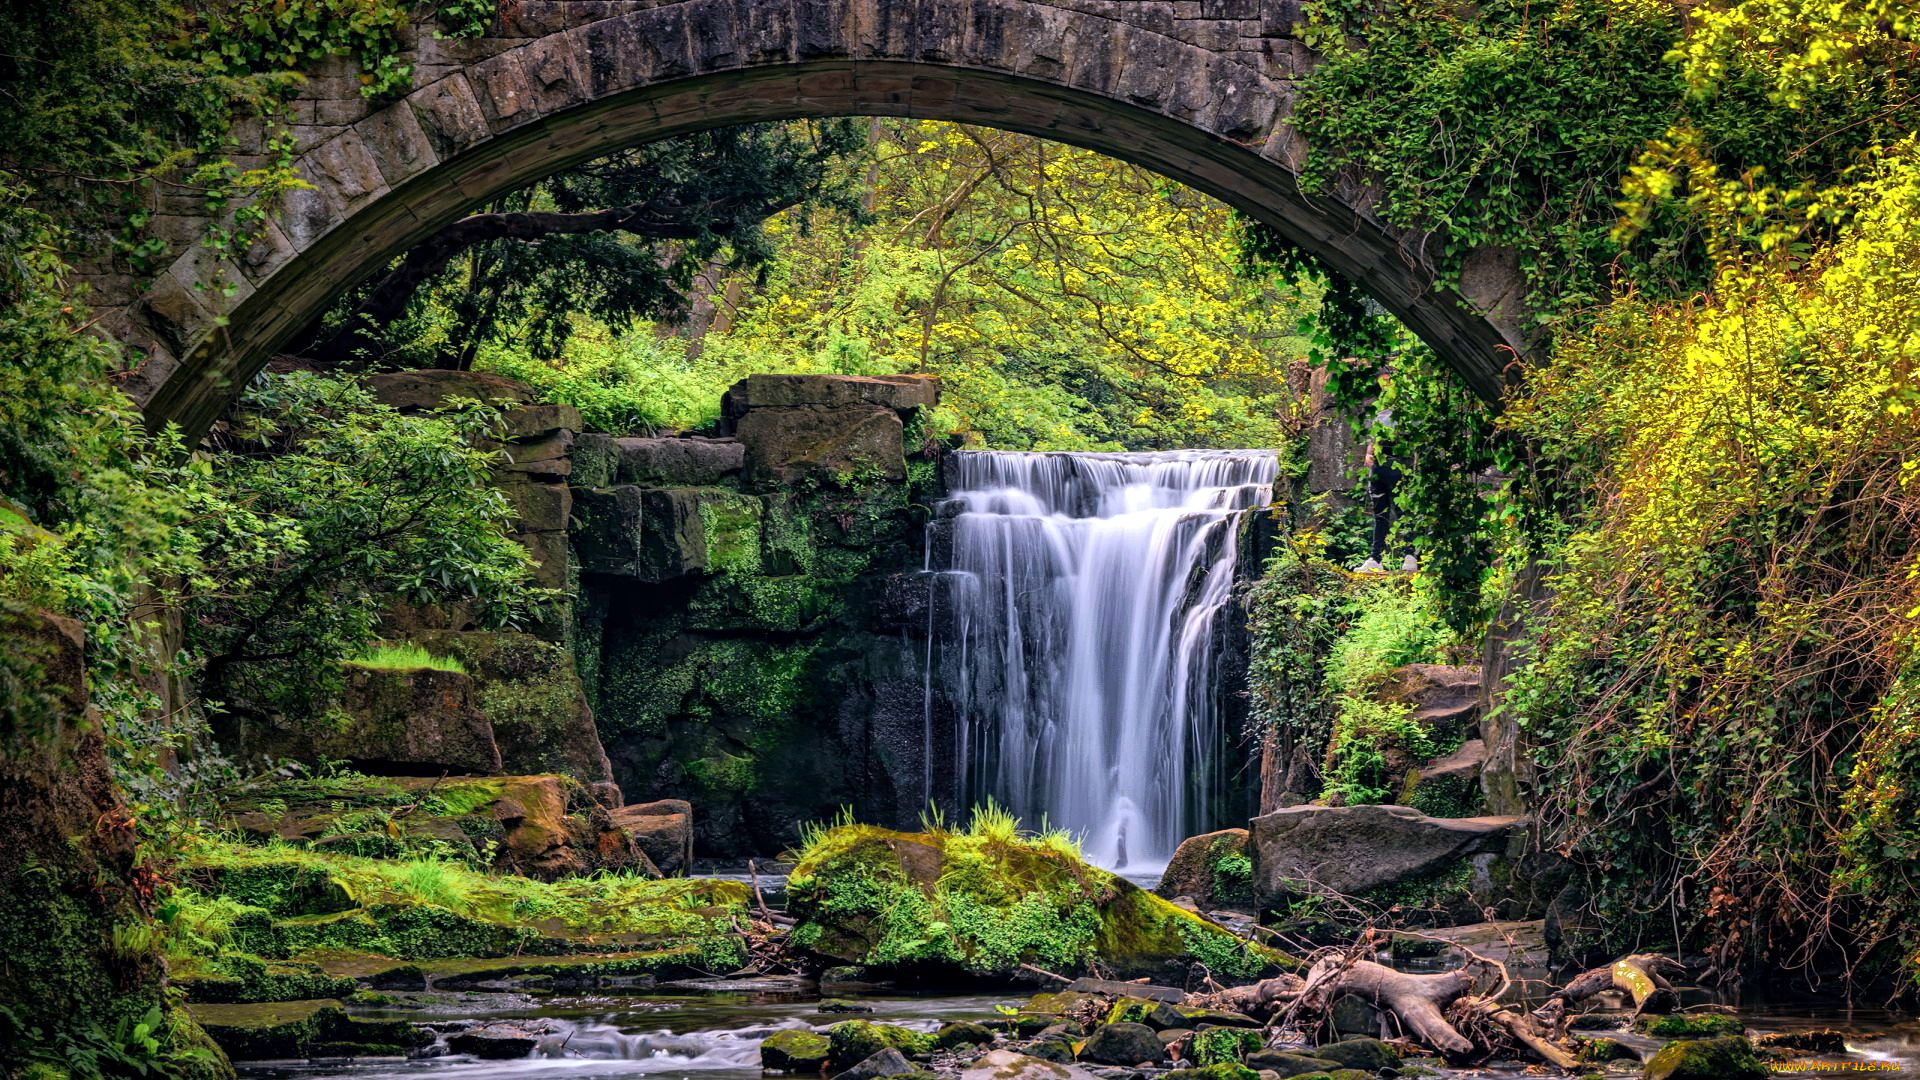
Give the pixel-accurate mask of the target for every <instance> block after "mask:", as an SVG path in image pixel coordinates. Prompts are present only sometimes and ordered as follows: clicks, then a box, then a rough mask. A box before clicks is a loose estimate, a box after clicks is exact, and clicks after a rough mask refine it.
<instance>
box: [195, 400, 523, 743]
mask: <svg viewBox="0 0 1920 1080" xmlns="http://www.w3.org/2000/svg"><path fill="white" fill-rule="evenodd" d="M495 424H496V414H495V413H494V412H493V410H491V409H489V408H486V407H483V406H480V405H478V404H477V403H469V404H467V405H466V406H465V407H455V408H449V409H447V410H443V411H441V412H438V413H433V414H427V415H420V416H406V415H401V414H399V413H397V412H395V411H394V410H392V409H391V408H388V407H387V406H384V405H380V404H377V403H376V402H374V400H373V399H372V397H371V396H370V395H369V394H368V392H367V391H366V390H365V389H364V388H363V387H361V386H359V385H358V384H357V383H355V382H353V381H352V380H349V379H344V378H340V377H329V376H319V375H314V374H312V373H306V372H295V373H291V374H284V375H267V376H264V377H263V378H262V379H261V380H260V381H259V382H258V383H256V385H254V386H253V387H251V388H249V389H248V391H247V392H246V393H245V395H243V396H242V398H241V400H240V402H239V404H238V407H237V409H236V411H235V413H234V414H233V415H232V416H231V417H230V419H229V425H230V427H229V430H228V431H227V432H226V433H225V434H223V435H220V436H218V443H219V448H218V449H217V450H216V451H215V452H214V453H213V454H211V455H209V456H206V457H203V458H202V459H200V461H199V462H198V463H197V464H198V467H199V470H200V472H201V473H202V474H203V475H204V476H205V477H206V478H207V482H206V483H205V484H204V485H202V486H201V487H200V488H199V489H198V490H197V491H195V492H194V497H193V501H192V507H191V509H192V516H191V518H190V519H189V521H188V523H187V526H186V527H187V528H188V529H189V530H190V531H191V532H192V534H193V536H194V538H195V540H196V542H197V544H198V547H199V551H198V554H199V558H200V567H199V569H198V570H197V571H196V572H195V573H194V575H193V579H192V581H191V583H190V587H189V588H188V590H187V597H186V601H185V610H186V613H187V616H188V621H189V638H188V646H189V648H190V650H191V651H192V652H193V653H194V654H196V655H197V656H198V657H200V658H201V661H200V678H199V683H200V690H201V693H202V695H203V697H204V698H206V699H207V700H208V701H209V702H211V703H213V704H215V705H217V706H219V705H224V706H230V707H247V708H256V709H272V710H311V709H313V708H315V707H316V706H317V705H318V704H320V703H324V702H325V701H326V699H327V697H328V695H329V694H330V693H331V692H332V691H333V690H335V689H337V687H338V686H339V683H340V662H341V661H342V660H343V659H345V658H347V657H349V656H351V655H354V654H356V653H358V652H360V651H362V650H363V649H365V648H366V647H367V646H368V645H369V644H371V643H372V641H373V640H374V637H375V634H376V631H377V629H378V626H379V621H380V617H381V614H382V611H383V609H384V607H385V606H386V605H387V604H389V603H391V602H392V601H393V600H394V599H395V598H398V599H401V600H404V601H406V602H409V603H414V604H433V603H448V602H474V603H476V604H477V605H478V606H479V610H480V614H481V617H482V618H483V619H484V620H485V621H488V622H491V623H493V624H496V625H501V624H506V623H510V622H511V621H513V620H514V619H515V618H517V617H518V616H520V615H521V614H523V613H524V612H525V610H526V608H527V606H528V605H529V604H531V603H535V602H537V601H539V600H540V599H541V598H542V597H541V595H540V594H539V593H538V591H537V590H535V589H534V588H533V587H532V585H531V584H530V570H529V561H528V555H527V553H526V551H525V549H523V548H521V547H520V546H519V545H518V544H515V543H514V542H513V541H511V540H509V539H508V538H507V537H506V535H505V532H504V524H505V522H506V521H507V519H508V517H509V515H510V512H511V511H510V508H509V507H508V505H507V503H506V500H505V498H504V497H503V496H501V495H500V493H499V492H497V491H496V490H494V489H493V488H492V487H491V486H489V483H488V481H489V477H490V470H491V468H492V465H493V464H494V462H495V460H496V458H497V454H496V453H495V452H494V451H491V450H488V449H485V448H484V440H485V439H486V437H487V436H488V434H489V433H490V432H492V431H494V429H495Z"/></svg>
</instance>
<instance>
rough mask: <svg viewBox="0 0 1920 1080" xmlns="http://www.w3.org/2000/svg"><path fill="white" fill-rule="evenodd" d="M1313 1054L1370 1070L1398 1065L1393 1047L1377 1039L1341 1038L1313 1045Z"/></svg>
mask: <svg viewBox="0 0 1920 1080" xmlns="http://www.w3.org/2000/svg"><path fill="white" fill-rule="evenodd" d="M1313 1055H1314V1056H1315V1057H1323V1058H1326V1059H1327V1060H1328V1061H1337V1062H1339V1063H1340V1064H1341V1065H1342V1066H1344V1067H1346V1068H1349V1069H1366V1070H1368V1071H1370V1072H1379V1071H1380V1070H1381V1069H1392V1068H1397V1067H1399V1065H1400V1055H1399V1054H1396V1053H1394V1050H1393V1047H1391V1046H1388V1045H1387V1044H1386V1043H1383V1042H1381V1041H1380V1040H1379V1039H1371V1038H1358V1039H1342V1040H1340V1041H1339V1042H1336V1043H1327V1044H1326V1045H1325V1046H1319V1047H1315V1048H1314V1051H1313Z"/></svg>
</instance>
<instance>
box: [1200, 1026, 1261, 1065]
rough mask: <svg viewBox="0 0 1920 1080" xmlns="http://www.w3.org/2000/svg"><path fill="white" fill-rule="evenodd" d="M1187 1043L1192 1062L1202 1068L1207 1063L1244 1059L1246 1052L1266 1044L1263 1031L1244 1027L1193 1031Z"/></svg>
mask: <svg viewBox="0 0 1920 1080" xmlns="http://www.w3.org/2000/svg"><path fill="white" fill-rule="evenodd" d="M1188 1045H1189V1050H1188V1052H1189V1053H1191V1054H1192V1055H1193V1062H1194V1064H1196V1065H1199V1066H1201V1067H1202V1068H1204V1067H1206V1066H1208V1065H1223V1064H1226V1063H1228V1062H1236V1061H1244V1060H1245V1059H1246V1056H1247V1055H1248V1054H1251V1053H1253V1052H1255V1051H1257V1050H1260V1049H1261V1048H1263V1047H1265V1046H1266V1045H1267V1035H1266V1032H1264V1031H1250V1030H1248V1029H1246V1028H1228V1027H1216V1028H1208V1029H1207V1030H1205V1031H1201V1032H1197V1033H1195V1034H1194V1036H1193V1040H1192V1042H1191V1043H1189V1044H1188Z"/></svg>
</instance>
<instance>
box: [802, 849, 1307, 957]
mask: <svg viewBox="0 0 1920 1080" xmlns="http://www.w3.org/2000/svg"><path fill="white" fill-rule="evenodd" d="M787 888H788V906H789V909H790V910H791V911H793V913H794V914H795V915H796V916H798V917H799V919H800V923H799V925H798V926H797V927H796V928H795V930H794V933H793V937H792V941H793V942H794V944H796V945H797V946H799V947H801V948H804V949H807V950H810V951H812V952H814V953H816V954H817V955H820V956H822V957H825V958H828V959H831V960H836V961H840V962H845V963H857V964H862V965H866V966H870V967H878V968H886V969H892V970H894V971H896V972H900V973H906V974H925V975H936V974H940V973H943V972H944V973H949V974H951V973H954V972H965V973H968V974H972V975H1008V974H1011V973H1013V972H1014V971H1017V970H1018V969H1019V967H1020V965H1021V964H1034V965H1038V966H1040V967H1044V968H1047V969H1048V970H1051V971H1076V970H1087V969H1088V968H1089V967H1090V965H1091V964H1093V963H1094V962H1095V961H1097V962H1098V963H1099V964H1100V965H1101V966H1102V967H1103V968H1105V969H1107V970H1109V971H1113V972H1116V973H1119V974H1120V975H1121V976H1122V977H1137V976H1142V975H1146V976H1171V977H1178V976H1182V975H1184V974H1185V972H1186V969H1187V967H1188V966H1189V965H1190V964H1192V963H1194V962H1196V961H1197V962H1200V963H1203V964H1205V965H1206V966H1207V968H1208V970H1210V971H1211V972H1213V973H1214V974H1215V975H1216V976H1217V977H1222V978H1253V977H1256V976H1259V975H1261V974H1264V973H1267V972H1271V971H1275V970H1279V969H1281V968H1284V967H1287V966H1290V965H1291V963H1292V962H1291V961H1290V960H1289V959H1288V958H1287V957H1285V956H1283V955H1282V954H1279V953H1277V952H1274V951H1273V950H1271V949H1267V948H1265V947H1262V946H1259V945H1254V944H1251V943H1248V942H1244V941H1242V940H1240V939H1239V938H1236V937H1234V936H1233V935H1232V934H1231V933H1229V932H1227V931H1226V930H1225V929H1223V928H1221V927H1219V926H1217V925H1215V924H1213V923H1210V922H1207V921H1206V920H1204V919H1201V918H1199V917H1197V916H1195V915H1193V914H1192V913H1191V912H1188V911H1184V910H1182V909H1180V908H1177V907H1174V906H1173V905H1172V904H1169V903H1167V902H1166V901H1165V900H1162V899H1161V898H1159V897H1157V896H1154V895H1153V894H1151V893H1148V892H1146V891H1144V890H1142V889H1140V888H1138V887H1137V886H1135V885H1133V884H1132V883H1131V882H1128V881H1126V880H1125V879H1124V878H1120V877H1118V876H1116V875H1114V874H1111V873H1108V872H1107V871H1105V870H1101V869H1099V868H1098V867H1094V866H1091V865H1088V864H1087V863H1086V862H1085V861H1083V860H1082V859H1081V858H1080V857H1079V855H1078V853H1077V851H1075V850H1074V849H1073V847H1072V846H1071V844H1070V843H1067V842H1065V841H1063V840H1061V839H1059V838H1051V839H1044V840H1036V839H1031V838H1025V837H1021V836H1018V835H1016V833H1015V832H1014V829H1013V827H1012V825H1011V823H1010V822H1009V823H1003V825H1002V827H999V828H995V827H993V826H992V825H987V826H983V827H980V828H975V829H971V830H969V831H966V832H951V833H948V832H939V833H901V832H894V831H891V830H887V829H879V828H873V827H869V826H859V825H847V826H841V827H839V828H835V829H832V830H827V831H824V832H822V833H820V834H819V835H817V836H815V837H813V839H812V841H811V842H810V843H809V844H808V845H807V846H806V849H805V850H804V851H803V852H802V855H801V859H800V861H799V862H798V863H797V864H796V865H795V867H794V870H793V874H792V876H791V877H790V878H789V880H788V886H787Z"/></svg>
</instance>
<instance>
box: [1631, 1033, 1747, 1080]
mask: <svg viewBox="0 0 1920 1080" xmlns="http://www.w3.org/2000/svg"><path fill="white" fill-rule="evenodd" d="M1769 1075H1771V1074H1770V1073H1769V1072H1768V1071H1767V1066H1766V1063H1765V1062H1763V1061H1761V1060H1760V1055H1759V1053H1758V1052H1757V1051H1756V1050H1755V1049H1754V1047H1753V1043H1751V1042H1749V1041H1747V1040H1746V1039H1745V1038H1743V1037H1741V1036H1738V1035H1730V1036H1726V1037H1723V1038H1717V1039H1683V1040H1681V1041H1679V1042H1671V1043H1668V1044H1667V1045H1666V1046H1663V1047H1661V1048H1660V1052H1659V1053H1657V1054H1655V1055H1653V1060H1652V1061H1649V1062H1647V1068H1646V1071H1645V1072H1643V1073H1642V1074H1641V1076H1642V1080H1763V1078H1764V1077H1766V1076H1769Z"/></svg>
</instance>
